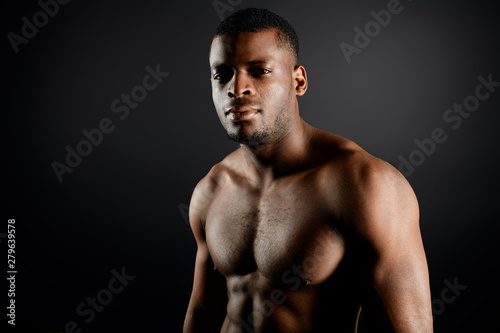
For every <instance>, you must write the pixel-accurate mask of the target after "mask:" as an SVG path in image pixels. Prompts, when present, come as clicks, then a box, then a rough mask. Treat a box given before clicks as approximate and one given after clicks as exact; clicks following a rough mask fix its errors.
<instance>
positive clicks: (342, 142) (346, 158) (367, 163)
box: [317, 131, 397, 182]
mask: <svg viewBox="0 0 500 333" xmlns="http://www.w3.org/2000/svg"><path fill="white" fill-rule="evenodd" d="M318 136H319V137H320V139H319V140H317V141H318V144H317V146H318V147H319V148H318V150H319V151H318V154H320V155H322V156H325V158H326V160H325V163H324V165H325V169H326V172H330V173H335V175H337V176H340V177H341V178H342V179H344V180H347V181H349V182H350V181H353V180H357V179H358V178H359V177H363V176H370V175H376V174H392V173H393V171H394V170H395V169H394V168H393V167H392V166H391V165H390V164H389V163H387V162H385V161H383V160H381V159H379V158H377V157H375V156H373V155H371V154H370V153H368V152H367V151H366V150H364V149H363V148H361V147H360V146H359V145H358V144H356V143H355V142H353V141H351V140H349V139H347V138H344V137H341V136H339V135H335V134H332V133H328V132H325V131H320V133H319V135H318ZM396 171H397V170H396Z"/></svg>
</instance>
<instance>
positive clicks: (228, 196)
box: [205, 184, 344, 281]
mask: <svg viewBox="0 0 500 333" xmlns="http://www.w3.org/2000/svg"><path fill="white" fill-rule="evenodd" d="M321 201H322V200H321V198H319V197H317V194H316V193H314V191H311V190H310V189H309V190H307V187H304V186H300V184H294V185H286V186H278V187H276V188H274V189H273V190H271V191H269V192H267V193H265V194H261V193H259V194H256V193H252V192H250V191H247V190H245V189H242V188H239V187H237V186H234V187H228V188H226V189H224V191H222V193H221V194H220V195H219V196H218V197H217V198H216V200H214V202H213V204H212V206H211V208H210V210H209V212H208V214H207V220H206V226H205V230H206V237H207V245H208V247H209V250H210V254H211V256H212V260H213V261H214V264H215V265H216V268H217V269H218V270H219V271H220V272H221V273H223V274H224V275H226V276H231V275H246V274H249V273H252V272H255V271H259V272H260V273H261V274H262V275H264V276H265V277H267V278H269V279H276V278H280V277H282V276H283V274H284V273H286V272H287V271H290V270H293V269H294V268H295V269H296V268H297V267H300V269H301V272H302V274H303V275H304V278H305V279H308V280H311V281H320V280H324V279H325V278H327V277H328V276H329V275H331V273H332V272H333V271H334V270H335V268H336V266H337V265H338V263H339V262H340V260H341V258H342V256H343V254H344V241H343V238H342V236H341V235H340V234H339V233H338V231H337V230H336V228H335V224H334V222H333V221H332V220H331V219H329V216H328V214H327V210H326V209H325V208H324V205H323V204H322V203H321Z"/></svg>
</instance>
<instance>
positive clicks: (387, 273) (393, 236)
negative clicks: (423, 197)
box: [348, 162, 432, 333]
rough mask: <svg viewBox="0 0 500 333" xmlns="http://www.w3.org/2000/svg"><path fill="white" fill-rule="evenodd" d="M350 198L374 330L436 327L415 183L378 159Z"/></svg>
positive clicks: (364, 301)
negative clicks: (412, 185)
mask: <svg viewBox="0 0 500 333" xmlns="http://www.w3.org/2000/svg"><path fill="white" fill-rule="evenodd" d="M349 199H350V203H349V208H348V210H349V218H348V220H349V223H350V226H349V227H350V228H352V230H353V234H354V239H355V244H356V245H355V247H356V249H355V251H356V252H357V257H358V259H359V264H360V273H361V279H362V280H361V281H362V284H363V285H362V286H361V287H362V307H363V313H364V317H365V319H366V322H367V324H368V326H369V327H370V328H371V329H372V330H374V331H375V332H418V333H426V332H432V310H431V299H430V289H429V277H428V270H427V261H426V258H425V252H424V248H423V244H422V239H421V235H420V228H419V213H418V203H417V199H416V197H415V195H414V193H413V190H412V189H411V187H410V185H409V184H408V182H407V181H406V179H405V178H404V177H403V176H402V175H401V174H400V173H399V172H397V171H396V170H395V169H394V168H392V166H389V165H388V164H386V163H385V162H379V163H375V165H374V166H369V167H367V168H365V169H364V170H362V172H361V173H360V174H359V177H356V179H355V181H354V186H351V187H350V190H349Z"/></svg>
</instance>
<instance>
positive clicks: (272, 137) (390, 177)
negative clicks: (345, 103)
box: [184, 9, 432, 333]
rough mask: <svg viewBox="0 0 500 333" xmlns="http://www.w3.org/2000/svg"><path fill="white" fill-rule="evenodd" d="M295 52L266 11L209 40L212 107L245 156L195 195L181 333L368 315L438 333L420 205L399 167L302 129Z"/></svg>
mask: <svg viewBox="0 0 500 333" xmlns="http://www.w3.org/2000/svg"><path fill="white" fill-rule="evenodd" d="M297 55H298V41H297V36H296V34H295V32H294V31H293V28H292V27H291V26H290V25H289V24H288V23H287V22H286V21H285V20H283V19H282V18H281V17H279V16H277V15H275V14H273V13H271V12H269V11H267V10H260V9H246V10H241V11H238V12H236V13H234V14H232V15H231V16H230V17H228V18H226V19H225V20H224V21H223V22H221V24H220V25H219V27H218V29H217V31H216V33H215V35H214V37H213V40H212V44H211V48H210V57H209V58H210V69H211V76H212V78H211V82H212V96H213V101H214V104H215V108H216V110H217V113H218V116H219V118H220V121H221V123H222V126H223V127H224V129H225V130H226V132H227V134H228V136H229V137H230V138H231V139H232V140H235V141H237V142H239V143H240V148H239V149H237V150H236V151H234V152H233V153H231V154H229V155H228V156H227V157H226V158H225V159H224V160H223V161H221V162H220V163H218V164H216V165H215V166H214V167H213V168H212V169H211V170H210V172H209V173H208V175H207V176H206V177H205V178H203V179H202V180H201V181H200V182H199V183H198V185H197V186H196V188H195V190H194V192H193V196H192V199H191V204H190V207H189V219H190V224H191V228H192V230H193V233H194V237H195V239H196V242H197V245H198V251H197V254H196V263H195V271H194V283H193V290H192V294H191V299H190V302H189V306H188V309H187V314H186V318H185V322H184V332H185V333H191V332H203V333H206V332H231V333H232V332H283V333H295V332H297V333H305V332H341V333H344V332H356V331H357V321H358V317H359V314H360V311H361V308H362V309H363V314H364V317H365V319H366V323H367V325H368V327H369V328H370V330H371V331H372V332H415V333H427V332H432V311H431V299H430V290H429V280H428V271H427V263H426V258H425V253H424V249H423V245H422V239H421V236H420V230H419V222H418V220H419V213H418V203H417V199H416V198H415V195H414V193H413V191H412V189H411V187H410V185H409V184H408V182H407V181H406V179H405V178H404V177H403V176H402V175H401V174H400V173H399V172H398V171H396V169H395V168H393V167H392V166H391V165H389V164H388V163H386V162H384V161H382V160H380V159H377V158H375V157H373V156H372V155H370V154H368V153H367V152H365V151H364V150H363V149H361V148H360V147H359V146H358V145H356V144H355V143H353V142H352V141H349V140H347V139H345V138H342V137H339V136H337V135H334V134H330V133H327V132H324V131H322V130H319V129H317V128H314V127H312V126H311V125H309V124H307V123H306V122H305V121H304V120H302V118H301V117H300V115H299V106H298V102H297V96H302V95H304V93H305V92H306V90H307V77H306V71H305V69H304V67H303V66H300V65H298V64H297V59H298V57H297ZM326 110H327V112H332V110H329V109H328V107H326Z"/></svg>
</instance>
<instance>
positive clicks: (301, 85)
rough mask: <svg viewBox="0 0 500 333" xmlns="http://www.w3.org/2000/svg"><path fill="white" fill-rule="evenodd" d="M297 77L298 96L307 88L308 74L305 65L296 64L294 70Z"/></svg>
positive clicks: (296, 89) (296, 90) (296, 88)
mask: <svg viewBox="0 0 500 333" xmlns="http://www.w3.org/2000/svg"><path fill="white" fill-rule="evenodd" d="M293 73H294V79H295V92H296V94H297V96H302V95H304V94H305V93H306V90H307V74H306V69H305V68H304V66H300V65H298V66H295V69H294V70H293Z"/></svg>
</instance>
